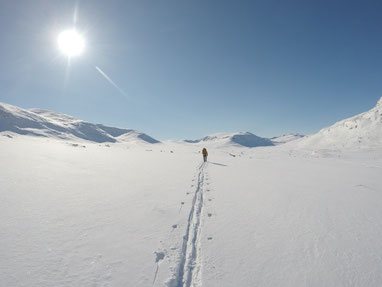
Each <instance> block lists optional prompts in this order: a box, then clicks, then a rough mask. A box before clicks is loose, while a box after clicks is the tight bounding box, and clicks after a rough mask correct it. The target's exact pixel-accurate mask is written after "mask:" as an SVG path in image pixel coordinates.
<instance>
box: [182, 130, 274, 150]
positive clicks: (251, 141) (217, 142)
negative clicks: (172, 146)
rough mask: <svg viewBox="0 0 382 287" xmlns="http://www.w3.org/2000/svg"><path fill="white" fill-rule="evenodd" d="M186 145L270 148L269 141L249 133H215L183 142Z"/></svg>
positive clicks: (270, 143)
mask: <svg viewBox="0 0 382 287" xmlns="http://www.w3.org/2000/svg"><path fill="white" fill-rule="evenodd" d="M185 142H187V143H200V144H203V145H206V146H215V147H216V146H221V147H224V146H232V145H234V146H244V147H258V146H272V145H273V143H272V141H271V140H269V139H266V138H261V137H258V136H256V135H254V134H252V133H250V132H238V133H217V134H213V135H209V136H206V137H204V138H202V139H199V140H185Z"/></svg>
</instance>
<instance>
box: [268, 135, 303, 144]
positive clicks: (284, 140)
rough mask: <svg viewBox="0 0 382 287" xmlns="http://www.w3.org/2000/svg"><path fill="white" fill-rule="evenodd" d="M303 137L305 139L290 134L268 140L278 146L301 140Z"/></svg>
mask: <svg viewBox="0 0 382 287" xmlns="http://www.w3.org/2000/svg"><path fill="white" fill-rule="evenodd" d="M303 137H305V136H304V135H301V134H292V133H291V134H285V135H282V136H278V137H273V138H271V139H270V140H271V141H272V142H273V143H274V144H275V145H279V144H284V143H288V142H291V141H295V140H298V139H301V138H303Z"/></svg>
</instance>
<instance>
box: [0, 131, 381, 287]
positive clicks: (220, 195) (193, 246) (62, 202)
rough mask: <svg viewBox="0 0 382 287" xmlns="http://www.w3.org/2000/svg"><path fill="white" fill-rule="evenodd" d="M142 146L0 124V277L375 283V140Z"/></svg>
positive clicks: (26, 281)
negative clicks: (23, 133) (350, 144)
mask: <svg viewBox="0 0 382 287" xmlns="http://www.w3.org/2000/svg"><path fill="white" fill-rule="evenodd" d="M149 147H150V149H148V148H147V146H146V147H144V146H126V145H125V144H118V143H116V144H114V145H110V146H108V145H105V144H99V143H91V142H88V143H83V144H81V145H76V144H75V145H72V144H68V143H67V142H66V141H59V140H55V139H49V138H41V137H15V138H9V137H6V136H0V254H1V256H0V286H15V287H18V286H30V287H34V286H36V287H37V286H38V287H45V286H46V287H48V286H58V287H60V286H83V287H87V286H116V287H118V286H134V287H140V286H166V287H180V286H182V287H183V286H194V287H195V286H197V287H200V286H208V287H214V286H219V287H228V286H242V287H245V286H291V287H296V286H333V287H338V286H371V287H373V286H375V287H377V286H381V285H382V273H381V272H380V270H381V269H382V241H381V240H380V238H381V237H382V221H381V218H382V200H381V199H382V197H381V196H382V182H381V181H380V174H381V169H382V148H381V147H379V148H373V149H362V150H360V149H354V150H350V149H347V150H346V151H345V150H344V151H341V150H338V149H337V150H332V151H330V152H329V151H328V150H319V151H316V152H314V153H312V152H309V151H307V150H301V149H298V148H297V143H295V142H291V143H289V144H287V145H280V146H276V147H261V148H256V149H250V148H244V147H242V146H239V145H237V146H229V147H221V146H219V147H218V148H213V147H211V148H209V162H208V163H206V164H203V163H202V158H201V154H200V146H199V145H191V144H186V143H183V144H181V143H163V144H161V145H150V146H149ZM227 150H229V151H230V152H227ZM232 154H234V155H235V156H232Z"/></svg>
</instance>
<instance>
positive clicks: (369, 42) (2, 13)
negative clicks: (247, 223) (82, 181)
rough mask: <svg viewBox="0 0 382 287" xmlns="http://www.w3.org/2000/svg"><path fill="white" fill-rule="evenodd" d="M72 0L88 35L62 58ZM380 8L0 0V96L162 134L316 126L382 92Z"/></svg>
mask: <svg viewBox="0 0 382 287" xmlns="http://www.w3.org/2000/svg"><path fill="white" fill-rule="evenodd" d="M75 7H77V8H78V9H77V11H78V14H77V23H76V28H77V30H78V31H80V32H82V33H83V34H84V36H85V38H86V43H87V44H86V45H87V46H86V51H85V52H84V53H83V54H82V55H81V56H79V57H76V58H75V59H72V62H71V66H70V69H67V59H66V57H65V56H64V55H62V54H61V53H60V51H59V49H58V47H57V36H58V34H59V32H61V31H62V30H64V29H67V28H70V27H72V25H73V13H74V10H75ZM381 15H382V1H380V0H374V1H370V0H364V1H353V0H346V1H342V0H339V1H336V0H330V1H326V0H319V1H309V0H302V1H293V0H292V1H285V0H278V1H273V0H262V1H256V0H252V1H233V0H232V1H225V0H216V1H212V0H210V1H209V0H184V1H179V0H171V1H170V0H161V1H157V0H152V1H144V0H139V1H138V0H136V1H127V0H126V1H125V0H123V1H122V0H121V1H112V0H111V1H97V0H88V1H56V0H45V1H41V0H33V1H32V0H29V1H23V0H18V1H13V0H8V1H7V0H2V1H1V2H0V39H1V42H0V43H1V44H0V55H1V56H0V57H1V65H0V101H2V102H6V103H9V104H14V105H18V106H21V107H24V108H32V107H39V108H45V109H51V110H55V111H59V112H63V113H67V114H71V115H74V116H76V117H78V118H80V119H84V120H87V121H91V122H96V123H103V124H107V125H111V126H120V127H126V128H134V129H138V130H141V131H143V132H146V133H148V134H150V135H151V136H153V137H156V138H158V139H181V138H198V137H201V136H204V135H207V134H210V133H215V132H224V131H225V132H232V131H250V132H253V133H255V134H257V135H259V136H265V137H269V136H275V135H279V134H283V133H287V132H300V133H305V134H308V133H314V132H316V131H318V130H319V129H320V128H322V127H325V126H327V125H330V124H332V123H333V122H336V121H338V120H341V119H343V118H345V117H349V116H352V115H355V114H357V113H360V112H363V111H366V110H367V109H369V108H371V107H372V106H374V105H375V103H376V101H377V100H378V99H379V98H380V97H381V96H382V16H381ZM95 66H98V67H100V68H101V69H102V70H103V71H104V72H106V73H107V74H108V75H109V76H110V78H111V79H112V80H113V81H114V82H115V83H116V84H117V85H118V86H119V87H120V88H121V89H122V90H124V91H125V93H126V95H127V97H125V96H124V95H122V94H121V93H120V92H119V91H118V90H117V89H116V88H114V87H113V86H112V85H111V84H110V83H109V82H107V81H106V80H105V79H104V78H103V77H102V76H101V75H100V73H99V72H98V71H97V70H96V69H95Z"/></svg>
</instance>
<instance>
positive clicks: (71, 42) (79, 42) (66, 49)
mask: <svg viewBox="0 0 382 287" xmlns="http://www.w3.org/2000/svg"><path fill="white" fill-rule="evenodd" d="M58 47H59V48H60V50H61V52H63V53H64V54H66V55H67V56H68V57H72V56H78V55H80V54H81V53H82V52H83V50H84V48H85V40H84V38H83V37H82V36H81V35H80V34H79V33H78V32H77V31H76V30H65V31H63V32H61V33H60V35H58Z"/></svg>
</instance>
